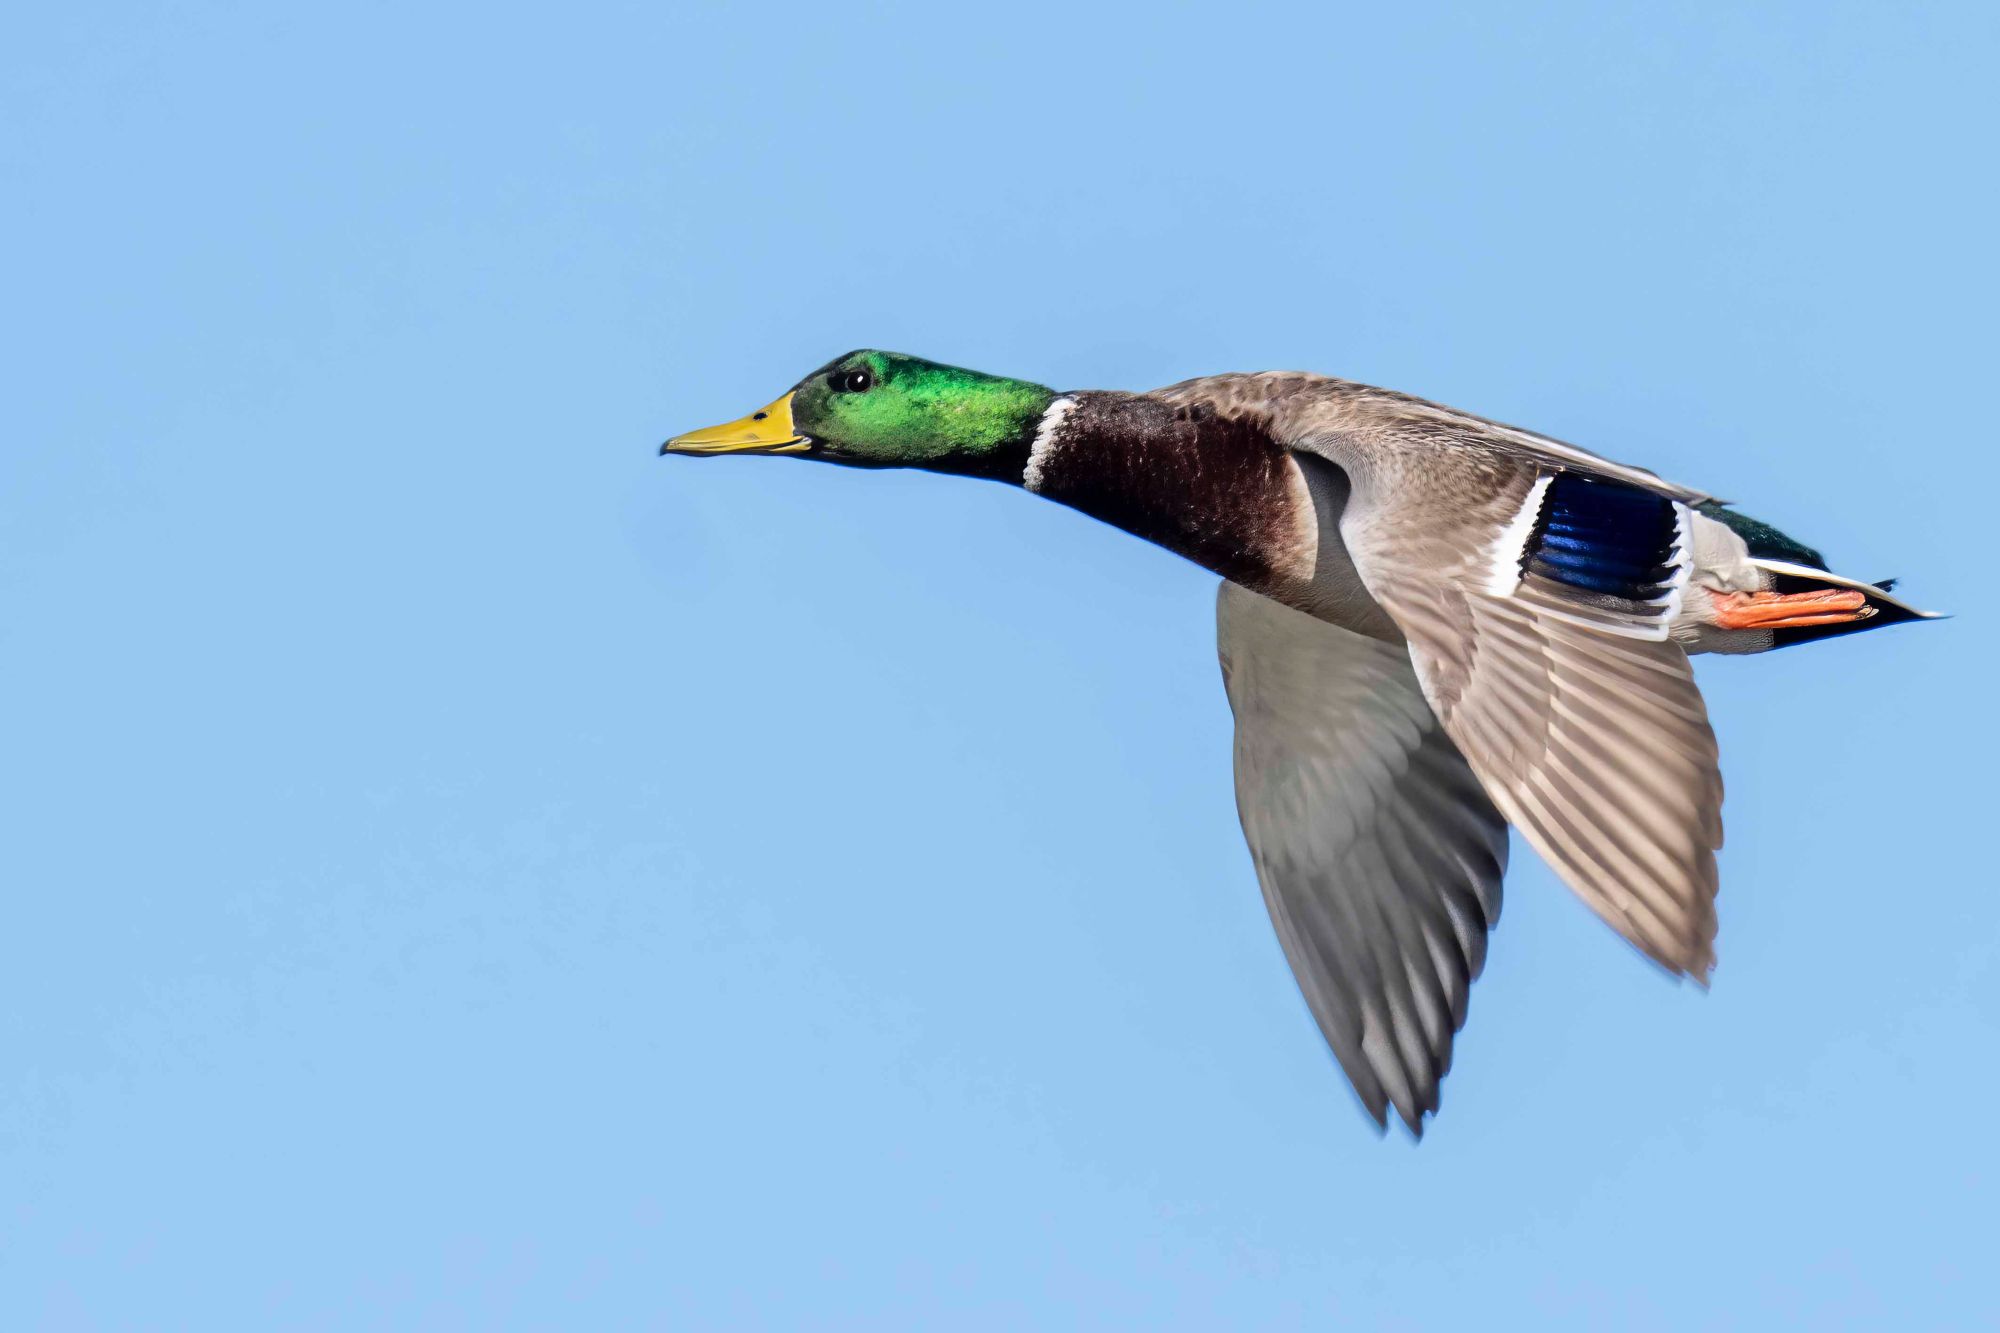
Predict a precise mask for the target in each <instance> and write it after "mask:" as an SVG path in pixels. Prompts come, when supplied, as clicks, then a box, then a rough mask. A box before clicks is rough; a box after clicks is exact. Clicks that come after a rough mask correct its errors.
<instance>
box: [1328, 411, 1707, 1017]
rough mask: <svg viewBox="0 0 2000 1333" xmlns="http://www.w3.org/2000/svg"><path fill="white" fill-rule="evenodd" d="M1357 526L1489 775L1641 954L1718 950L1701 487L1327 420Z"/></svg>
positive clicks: (1434, 690)
mask: <svg viewBox="0 0 2000 1333" xmlns="http://www.w3.org/2000/svg"><path fill="white" fill-rule="evenodd" d="M1310 447H1311V448H1312V449H1313V451H1314V452H1316V453H1319V454H1321V456H1323V457H1327V458H1330V459H1332V460H1333V461H1334V462H1336V463H1338V464H1340V465H1341V466H1343V467H1345V468H1347V469H1348V470H1349V471H1350V473H1352V474H1354V476H1355V478H1356V483H1355V488H1354V493H1355V497H1356V499H1355V500H1354V501H1353V502H1351V503H1350V504H1349V506H1348V508H1347V510H1346V511H1345V513H1344V515H1343V517H1342V520H1341V532H1342V535H1343V537H1344V538H1345V539H1346V542H1347V545H1348V548H1349V549H1350V550H1351V551H1352V553H1353V557H1354V561H1355V565H1356V568H1357V569H1358V570H1359V571H1360V573H1361V578H1362V581H1363V582H1364V583H1365V584H1366V585H1367V587H1368V590H1369V591H1370V592H1371V593H1372V594H1374V596H1375V597H1376V599H1377V600H1378V601H1380V602H1381V603H1382V605H1383V606H1384V607H1385V608H1386V609H1387V610H1388V612H1389V614H1390V615H1391V616H1392V617H1393V618H1394V619H1395V621H1396V623H1397V624H1398V625H1399V626H1400V627H1401V628H1402V630H1403V632H1404V634H1405V635H1407V636H1408V639H1409V645H1410V656H1411V659H1412V661H1413V662H1414V663H1415V666H1416V671H1417V677H1418V679H1419V681H1421V682H1422V685H1423V691H1424V696H1425V698H1426V699H1428V700H1429V701H1430V704H1431V707H1432V708H1433V709H1435V710H1436V712H1437V715H1438V717H1439V719H1440V720H1441V721H1442V723H1443V725H1444V729H1445V731H1446V732H1447V733H1448V734H1449V735H1450V736H1451V738H1452V740H1453V741H1455V742H1456V743H1457V744H1458V747H1459V749H1460V750H1461V751H1462V752H1463V753H1464V755H1465V757H1466V759H1467V760H1468V761H1469V762H1470V763H1471V765H1472V769H1473V771H1474V772H1475V773H1477V774H1478V775H1479V778H1480V781H1481V782H1482V783H1484V785H1485V787H1486V791H1487V793H1488V794H1489V795H1490V796H1491V797H1492V798H1493V802H1494V804H1495V805H1497V806H1498V807H1499V808H1500V811H1501V812H1502V813H1503V814H1505V815H1506V816H1507V818H1508V820H1509V821H1511V822H1512V823H1513V824H1515V825H1516V826H1517V827H1519V828H1520V830H1521V831H1522V833H1523V835H1525V836H1526V837H1527V839H1528V840H1529V842H1531V843H1532V844H1533V845H1534V847H1535V849H1536V850H1537V851H1539V852H1540V853H1541V854H1542V856H1543V857H1544V858H1545V859H1546V860H1547V861H1548V862H1549V864H1550V865H1551V866H1553V867H1554V868H1555V870H1556V872H1557V873H1558V874H1559V875H1561V876H1562V878H1563V880H1564V881H1565V882H1566V883H1568V884H1569V886H1570V887H1571V888H1572V889H1574V890H1575V891H1576V892H1577V894H1578V895H1579V896H1581V897H1582V898H1583V899H1584V901H1585V902H1587V903H1588V904H1589V905H1590V906H1591V907H1592V908H1593V909H1594V910H1596V911H1597V913H1598V914H1599V915H1601V916H1602V917H1604V919H1605V920H1606V921H1608V922H1610V923H1611V925H1612V926H1613V927H1615V928H1616V929H1617V930H1618V931H1619V933H1620V934H1622V935H1624V936H1625V938H1626V939H1627V940H1629V941H1631V942H1632V943H1633V944H1634V945H1635V946H1637V947H1638V948H1639V949H1641V950H1642V951H1643V952H1645V953H1646V955H1647V956H1648V957H1650V958H1652V959H1654V960H1655V961H1656V962H1658V963H1660V964H1661V965H1662V966H1663V967H1666V968H1668V969H1670V970H1672V971H1675V972H1684V973H1688V974H1691V975H1693V976H1694V977H1696V978H1697V979H1702V978H1705V977H1706V975H1707V974H1708V972H1709V970H1710V969H1711V968H1712V967H1713V966H1714V963H1715V951H1714V941H1715V931H1716V916H1715V894H1716V865H1715V849H1716V848H1718V847H1720V846H1721V845H1722V778H1721V774H1720V772H1719V770H1718V768H1717V763H1716V748H1715V735H1714V733H1713V731H1711V730H1710V728H1709V724H1708V711H1707V708H1706V707H1705V705H1704V704H1703V702H1702V698H1701V694H1700V691H1699V690H1698V689H1697V688H1696V686H1695V683H1694V675H1693V672H1692V671H1691V669H1690V668H1689V665H1688V660H1687V656H1686V654H1685V653H1684V652H1682V650H1681V649H1680V648H1679V647H1678V646H1677V645H1676V644H1674V643H1673V642H1672V641H1671V640H1670V639H1669V638H1668V637H1667V634H1668V628H1669V626H1670V624H1671V622H1672V620H1673V617H1674V615H1675V613H1676V611H1677V610H1678V608H1679V602H1680V597H1681V594H1682V591H1683V589H1684V588H1685V587H1686V586H1687V582H1688V579H1689V576H1690V537H1689V531H1690V528H1689V525H1690V523H1691V522H1692V519H1691V517H1690V512H1689V509H1688V505H1687V502H1686V501H1685V500H1684V499H1683V498H1681V496H1682V495H1684V494H1687V493H1686V492H1681V491H1679V490H1678V488H1672V487H1669V486H1667V485H1666V484H1665V483H1661V484H1660V485H1659V486H1658V487H1653V486H1650V485H1645V484H1639V483H1637V482H1635V481H1634V480H1631V479H1629V477H1630V473H1629V471H1628V472H1627V473H1626V475H1625V476H1622V477H1612V476H1609V475H1602V474H1594V473H1592V472H1591V471H1588V470H1585V469H1583V468H1581V467H1576V468H1559V467H1554V466H1552V465H1551V463H1550V462H1549V461H1548V460H1546V459H1544V458H1538V457H1527V456H1522V455H1518V454H1510V453H1509V452H1507V451H1506V450H1504V449H1499V448H1495V447H1493V442H1492V441H1491V440H1487V439H1480V440H1476V441H1472V442H1466V441H1454V440H1452V439H1450V438H1437V437H1431V436H1426V435H1421V434H1419V435H1412V436H1410V437H1408V438H1394V437H1391V438H1388V439H1383V438H1381V437H1379V436H1377V437H1362V438H1352V437H1342V436H1339V435H1331V436H1326V435H1323V436H1320V437H1317V438H1315V439H1314V440H1312V441H1311V442H1310Z"/></svg>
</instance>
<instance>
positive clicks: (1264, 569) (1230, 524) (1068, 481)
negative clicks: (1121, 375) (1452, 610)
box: [1020, 392, 1318, 600]
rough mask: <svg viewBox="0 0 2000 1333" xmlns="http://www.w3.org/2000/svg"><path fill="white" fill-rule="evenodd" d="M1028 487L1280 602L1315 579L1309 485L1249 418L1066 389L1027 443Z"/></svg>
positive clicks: (1024, 475)
mask: <svg viewBox="0 0 2000 1333" xmlns="http://www.w3.org/2000/svg"><path fill="white" fill-rule="evenodd" d="M1020 481H1021V484H1022V485H1023V486H1025V487H1027V489H1029V490H1031V491H1033V492H1034V493H1035V494H1037V495H1041V496H1044V497H1046V498H1048V499H1051V500H1055V501H1058V502H1059V503H1062V504H1066V505H1068V506H1070V507H1071V508H1072V509H1079V510H1082V511H1083V512H1084V513H1086V514H1089V515H1090V516H1091V517H1093V518H1098V519H1102V520H1103V521H1104V522H1106V523H1109V524H1111V525H1112V526H1114V527H1118V528H1123V529H1124V530H1125V531H1127V532H1130V533H1132V534H1134V535H1135V536H1139V537H1144V538H1146V539H1147V540H1148V541H1152V542H1157V543H1159V544H1160V545H1161V546H1164V547H1166V548H1167V549H1168V550H1170V551H1174V552H1176V553H1178V554H1180V555H1184V556H1186V557H1187V558H1188V559H1190V560H1192V561H1194V562H1195V563H1196V564H1198V565H1201V566H1203V567H1204V568H1207V569H1211V570H1213V571H1215V572H1216V573H1218V574H1220V575H1222V576H1223V577H1224V578H1227V579H1231V580H1234V581H1235V582H1237V583H1241V584H1244V585H1246V586H1248V587H1252V588H1258V589H1263V590H1267V591H1271V592H1272V593H1273V594H1274V595H1282V593H1283V591H1284V590H1285V589H1286V588H1287V587H1288V585H1290V584H1292V583H1295V582H1297V581H1299V580H1301V579H1303V580H1308V581H1309V580H1310V579H1311V577H1312V568H1313V563H1314V559H1315V548H1316V544H1317V540H1318V537H1317V523H1316V521H1315V518H1314V513H1313V503H1312V499H1311V497H1310V494H1309V493H1308V489H1307V486H1306V483H1305V480H1304V478H1303V477H1302V476H1301V474H1300V472H1299V469H1298V467H1297V465H1296V464H1295V463H1294V462H1293V461H1292V457H1291V454H1290V453H1289V452H1288V451H1287V450H1285V449H1283V448H1281V447H1279V446H1278V445H1277V444H1276V443H1275V442H1274V441H1273V440H1272V439H1271V438H1270V436H1269V435H1268V434H1267V433H1266V432H1265V431H1264V429H1263V428H1262V427H1261V426H1260V425H1258V424H1257V423H1255V422H1252V421H1245V420H1235V419H1230V418H1226V417H1221V416H1218V415H1217V414H1216V413H1214V412H1213V411H1212V410H1210V409H1208V408H1207V407H1206V406H1203V405H1187V406H1176V405H1174V404H1171V403H1165V402H1161V401H1159V400H1158V399H1155V398H1148V397H1144V396H1141V395H1136V394H1124V393H1101V392H1080V393H1070V394H1064V395H1062V396H1061V397H1058V398H1057V399H1055V401H1054V402H1052V403H1051V404H1050V405H1049V407H1048V410H1047V411H1045V412H1044V413H1043V414H1042V418H1041V420H1040V422H1039V423H1037V426H1036V429H1035V431H1034V434H1033V435H1032V436H1030V437H1028V439H1027V441H1026V450H1025V456H1024V457H1023V459H1022V466H1021V474H1020ZM1286 600H1291V599H1290V598H1286Z"/></svg>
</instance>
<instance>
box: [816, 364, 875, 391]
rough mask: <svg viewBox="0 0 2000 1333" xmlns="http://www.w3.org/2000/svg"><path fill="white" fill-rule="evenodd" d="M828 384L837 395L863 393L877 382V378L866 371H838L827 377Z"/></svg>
mask: <svg viewBox="0 0 2000 1333" xmlns="http://www.w3.org/2000/svg"><path fill="white" fill-rule="evenodd" d="M826 382H827V386H828V387H829V388H831V389H832V390H833V391H834V392H835V393H862V392H865V391H866V390H867V388H868V386H869V385H871V384H873V383H874V382H875V377H874V376H873V375H870V374H869V373H868V372H867V371H865V370H836V371H834V372H833V373H832V374H831V375H828V376H827V377H826Z"/></svg>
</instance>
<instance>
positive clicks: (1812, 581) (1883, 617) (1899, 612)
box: [1756, 559, 1944, 648]
mask: <svg viewBox="0 0 2000 1333" xmlns="http://www.w3.org/2000/svg"><path fill="white" fill-rule="evenodd" d="M1756 563H1757V564H1758V565H1759V566H1760V567H1762V568H1764V569H1767V570H1769V571H1770V572H1771V575H1772V578H1773V582H1772V585H1771V591H1773V592H1780V593H1797V592H1816V591H1819V590H1822V589H1826V588H1851V589H1853V590H1854V591H1855V592H1858V593H1861V594H1862V595H1863V596H1865V597H1866V598H1867V599H1868V613H1867V614H1866V615H1861V616H1857V617H1856V618H1855V619H1853V620H1850V621H1847V622H1846V623H1844V624H1840V625H1812V626H1809V627H1807V628H1805V629H1779V630H1773V631H1771V634H1772V643H1771V646H1772V647H1773V648H1789V647H1791V646H1792V645H1793V644H1795V643H1811V642H1812V641H1813V640H1815V639H1831V638H1835V637H1837V636H1839V635H1842V634H1858V633H1860V632H1861V631H1862V630H1870V629H1882V628H1883V627H1885V626H1888V625H1900V624H1903V623H1904V622H1905V621H1910V620H1942V619H1944V617H1943V616H1941V615H1939V614H1938V613H1937V612H1935V611H1919V610H1918V609H1917V608H1916V607H1914V606H1911V605H1910V604H1909V603H1908V602H1905V601H1902V600H1901V599H1899V598H1897V597H1893V596H1891V595H1890V593H1891V590H1892V589H1893V588H1895V586H1896V580H1894V579H1883V580H1882V581H1881V582H1880V583H1863V582H1862V581H1861V580H1859V579H1850V578H1845V577H1843V576H1841V575H1839V574H1832V573H1829V572H1827V571H1826V570H1824V569H1814V568H1813V567H1812V566H1810V565H1795V564H1792V563H1791V562H1790V561H1786V560H1769V559H1759V560H1758V561H1757V562H1756Z"/></svg>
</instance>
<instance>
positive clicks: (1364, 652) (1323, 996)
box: [1216, 582, 1507, 1134]
mask: <svg viewBox="0 0 2000 1333" xmlns="http://www.w3.org/2000/svg"><path fill="white" fill-rule="evenodd" d="M1216 609H1217V631H1218V643H1219V648H1220V654H1221V658H1222V670H1223V678H1224V681H1225V683H1226V685H1227V688H1228V691H1229V702H1230V706H1231V708H1232V709H1233V710H1234V712H1235V715H1236V745H1235V754H1236V797H1237V808H1238V812H1239V814H1240V815H1241V817H1242V821H1243V832H1244V836H1245V838H1246V839H1247V840H1248V841H1249V844H1250V852H1251V857H1252V859H1253V861H1254V862H1255V864H1256V868H1257V878H1258V882H1259V883H1260V884H1261V886H1262V888H1263V892H1264V901H1265V905H1266V906H1267V907H1268V908H1269V909H1270V913H1271V920H1272V923H1273V924H1274V925H1275V926H1276V928H1277V933H1278V938H1279V941H1280V943H1281V944H1282V945H1283V947H1284V950H1285V956H1286V958H1287V959H1288V960H1289V961H1290V963H1291V966H1292V971H1293V974H1294V975H1295V976H1296V977H1297V978H1298V983H1299V988H1300V990H1301V991H1303V992H1304V995H1305V999H1306V1004H1307V1006H1308V1007H1309V1008H1310V1009H1311V1011H1312V1015H1313V1017H1314V1019H1315V1020H1316V1021H1317V1022H1318V1024H1319V1027H1320V1031H1321V1032H1322V1033H1323V1034H1324V1035H1325V1037H1326V1040H1327V1043H1328V1044H1329V1045H1330V1046H1331V1047H1332V1048H1333V1052H1334V1055H1335V1056H1336V1058H1338V1060H1339V1061H1340V1065H1341V1068H1342V1069H1343V1070H1344V1071H1345V1072H1346V1074H1347V1076H1348V1079H1349V1080H1350V1081H1351V1082H1352V1083H1353V1085H1354V1089H1355V1092H1356V1093H1357V1094H1358V1095H1359V1096H1360V1098H1361V1101H1362V1103H1363V1104H1364V1105H1365V1106H1366V1107H1367V1108H1368V1111H1369V1113H1370V1114H1371V1115H1373V1116H1374V1118H1375V1120H1376V1122H1377V1123H1378V1124H1384V1123H1386V1121H1387V1112H1388V1107H1389V1106H1391V1105H1393V1106H1394V1107H1395V1109H1396V1112H1397V1114H1398V1115H1399V1116H1400V1117H1401V1118H1402V1120H1403V1122H1404V1124H1406V1125H1407V1126H1408V1127H1409V1129H1410V1131H1411V1133H1413V1134H1421V1132H1422V1123H1423V1116H1424V1114H1425V1113H1426V1112H1430V1111H1435V1110H1436V1109H1437V1105H1438V1083H1439V1080H1440V1079H1442V1078H1443V1077H1444V1075H1445V1073H1446V1071H1447V1070H1449V1069H1450V1068H1451V1047H1452V1037H1453V1034H1454V1033H1455V1032H1456V1031H1457V1030H1458V1029H1459V1027H1460V1026H1461V1025H1463V1023H1464V1022H1465V1011H1466V1000H1467V992H1468V990H1469V988H1470V986H1471V983H1472V980H1473V978H1475V977H1477V976H1478V975H1479V971H1480V968H1481V966H1482V964H1483V963H1484V962H1485V958H1486V932H1487V931H1488V929H1490V928H1491V927H1492V926H1493V924H1494V923H1495V922H1496V921H1497V920H1498V919H1499V915H1500V880H1501V876H1502V874H1503V872H1504V871H1505V869H1506V864H1507V826H1506V823H1505V821H1504V820H1503V819H1502V817H1501V815H1500V813H1499V811H1498V810H1496V809H1495V808H1494V805H1493V802H1492V801H1491V800H1489V799H1488V798H1487V796H1486V793H1485V792H1484V790H1482V788H1481V786H1480V783H1479V780H1478V779H1477V778H1476V777H1475V776H1474V775H1473V773H1472V770H1471V769H1470V768H1469V767H1468V766H1467V764H1466V761H1465V759H1464V758H1463V757H1462V756H1461V755H1460V754H1459V752H1458V750H1457V748H1456V747H1455V746H1454V745H1453V743H1452V741H1451V739H1450V738H1449V737H1448V736H1447V735H1446V734H1445V732H1444V730H1443V728H1442V727H1441V726H1440V724H1439V721H1438V718H1437V716H1436V715H1435V714H1434V713H1433V712H1432V710H1431V707H1430V705H1429V704H1428V703H1427V702H1426V701H1425V699H1424V696H1423V693H1422V691H1421V689H1420V688H1419V686H1418V682H1417V677H1416V674H1415V672H1414V670H1413V669H1412V666H1411V661H1410V656H1409V654H1408V653H1407V652H1406V651H1405V650H1404V649H1403V648H1401V647H1400V646H1398V645H1394V644H1388V643H1383V642H1381V641H1379V640H1376V639H1372V638H1368V637H1365V636H1363V635H1360V634H1355V633H1352V632H1350V631H1348V630H1344V629H1341V628H1338V627H1337V626H1334V625H1329V624H1326V623H1324V622H1322V621H1319V620H1316V619H1314V618H1312V617H1310V616H1307V615H1304V614H1302V613H1301V612H1298V611H1294V610H1292V609H1290V608H1288V607H1285V606H1281V605H1280V604H1278V603H1277V602H1274V601H1272V600H1270V599H1269V598H1266V597H1263V596H1261V595H1259V594H1257V593H1254V592H1250V591H1248V590H1247V589H1244V588H1241V587H1238V586H1237V585H1235V584H1232V583H1226V582H1225V583H1224V584H1223V585H1222V590H1221V594H1220V597H1219V599H1218V602H1217V608H1216Z"/></svg>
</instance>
